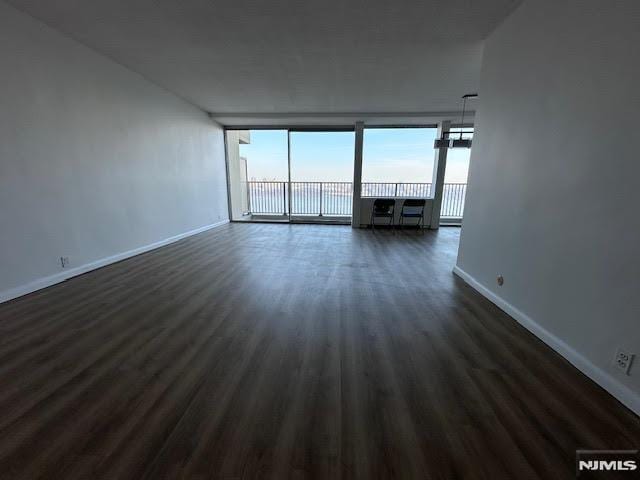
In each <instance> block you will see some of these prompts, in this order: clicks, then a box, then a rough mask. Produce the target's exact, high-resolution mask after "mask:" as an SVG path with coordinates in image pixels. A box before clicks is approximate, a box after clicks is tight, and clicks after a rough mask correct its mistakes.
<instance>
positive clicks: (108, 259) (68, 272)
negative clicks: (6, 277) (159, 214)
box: [0, 220, 229, 303]
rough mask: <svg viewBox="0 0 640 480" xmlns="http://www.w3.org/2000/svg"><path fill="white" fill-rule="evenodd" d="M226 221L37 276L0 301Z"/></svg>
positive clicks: (0, 295) (10, 291)
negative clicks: (54, 272) (58, 271)
mask: <svg viewBox="0 0 640 480" xmlns="http://www.w3.org/2000/svg"><path fill="white" fill-rule="evenodd" d="M226 223H229V220H223V221H222V222H217V223H212V224H210V225H205V226H204V227H200V228H196V229H195V230H190V231H188V232H184V233H181V234H179V235H175V236H173V237H169V238H165V239H164V240H160V241H159V242H154V243H151V244H149V245H144V246H142V247H138V248H134V249H133V250H128V251H126V252H122V253H118V254H116V255H112V256H110V257H106V258H101V259H100V260H96V261H95V262H91V263H85V264H84V265H81V266H79V267H75V268H70V269H69V270H64V271H62V272H60V273H56V274H54V275H50V276H48V277H43V278H39V279H37V280H34V281H33V282H29V283H27V284H25V285H20V286H18V287H14V288H11V289H9V290H5V291H3V292H0V303H3V302H7V301H9V300H12V299H14V298H17V297H21V296H23V295H27V294H28V293H32V292H35V291H36V290H41V289H43V288H47V287H50V286H51V285H55V284H56V283H60V282H64V281H65V280H68V279H69V278H72V277H76V276H78V275H82V274H83V273H87V272H90V271H91V270H95V269H97V268H100V267H104V266H106V265H109V264H111V263H115V262H119V261H121V260H125V259H127V258H130V257H134V256H136V255H140V254H141V253H145V252H148V251H149V250H154V249H156V248H160V247H164V246H165V245H169V244H170V243H174V242H177V241H178V240H182V239H183V238H187V237H190V236H192V235H196V234H198V233H202V232H205V231H207V230H211V229H212V228H215V227H219V226H221V225H224V224H226Z"/></svg>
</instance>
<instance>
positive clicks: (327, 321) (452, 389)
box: [0, 223, 640, 480]
mask: <svg viewBox="0 0 640 480" xmlns="http://www.w3.org/2000/svg"><path fill="white" fill-rule="evenodd" d="M458 236H459V229H457V228H442V229H440V230H439V231H426V232H424V234H421V233H418V232H415V231H407V232H403V233H400V232H395V233H394V232H390V231H383V230H380V231H377V232H371V231H369V230H353V229H351V228H349V227H340V226H337V227H331V228H329V227H326V226H315V225H269V224H240V223H233V224H229V225H225V226H223V227H220V228H217V229H214V230H211V231H208V232H205V233H202V234H200V235H197V236H194V237H190V238H188V239H185V240H182V241H180V242H177V243H175V244H172V245H169V246H166V247H164V248H161V249H158V250H155V251H152V252H149V253H146V254H143V255H139V256H137V257H134V258H131V259H129V260H126V261H123V262H119V263H116V264H113V265H110V266H107V267H105V268H102V269H100V270H96V271H93V272H90V273H87V274H85V275H82V276H81V277H77V278H75V279H72V280H69V281H67V282H64V283H61V284H59V285H56V286H53V287H50V288H48V289H45V290H41V291H39V292H36V293H34V294H31V295H28V296H26V297H22V298H20V299H17V300H14V301H11V302H8V303H5V304H2V305H0V329H1V333H2V335H1V336H0V338H1V341H0V358H1V359H2V364H1V365H2V368H1V369H0V411H2V418H0V471H1V472H3V473H2V477H3V478H11V479H31V478H52V479H53V478H55V479H65V480H70V479H76V478H77V479H88V478H120V479H145V478H146V479H158V478H193V479H200V478H260V479H264V478H275V479H280V478H326V479H336V478H363V479H365V478H366V479H369V478H380V479H383V478H384V479H391V478H398V479H413V478H416V479H423V478H443V479H446V478H492V479H502V478H573V476H574V475H575V450H576V449H577V448H586V449H589V448H593V449H601V448H618V449H626V448H637V446H638V445H640V420H639V418H638V417H636V416H635V415H633V414H632V413H631V412H630V411H628V410H627V409H625V408H624V407H623V406H622V405H621V404H619V403H618V402H617V401H616V400H615V399H613V398H612V397H611V396H609V395H608V394H607V393H605V392H604V390H602V389H601V388H600V387H598V386H597V385H595V384H594V383H593V382H591V381H590V380H589V379H587V378H586V377H585V376H583V375H582V374H581V373H579V372H578V371H577V370H576V369H575V368H573V367H572V366H571V365H570V364H569V363H567V362H566V361H565V360H563V359H562V358H561V357H559V356H558V355H556V354H555V353H554V352H553V351H551V350H550V349H549V348H548V347H546V346H545V345H544V344H543V343H541V342H540V341H538V340H537V339H536V338H534V337H533V336H532V335H531V334H529V333H528V332H527V331H525V330H524V329H523V328H522V327H520V326H519V325H518V324H517V323H516V322H515V321H514V320H512V319H511V318H510V317H508V316H507V315H506V314H504V313H503V312H502V311H500V310H499V309H498V308H496V307H495V306H494V305H492V304H491V303H489V302H488V301H487V300H485V299H484V298H483V297H481V296H480V295H479V294H477V293H476V292H475V291H474V290H472V289H471V288H469V287H468V286H466V285H465V284H464V283H463V282H462V281H461V280H459V279H458V278H456V277H454V276H453V275H452V273H451V269H452V267H453V265H454V262H455V257H456V251H457V245H458Z"/></svg>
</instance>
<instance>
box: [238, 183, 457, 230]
mask: <svg viewBox="0 0 640 480" xmlns="http://www.w3.org/2000/svg"><path fill="white" fill-rule="evenodd" d="M243 183H244V182H243ZM287 183H288V182H277V181H273V182H267V181H262V182H260V181H249V182H246V196H247V206H248V208H247V212H245V213H246V214H247V215H250V216H252V217H253V218H255V217H260V216H263V217H273V216H283V215H288V214H289V191H288V188H287ZM431 188H432V186H431V183H372V182H367V183H364V182H363V183H362V197H363V198H364V197H392V198H430V197H431V196H432V192H431ZM466 189H467V184H466V183H445V184H444V190H443V196H442V209H441V217H442V219H443V221H444V223H453V224H455V223H459V222H460V221H461V220H462V216H463V213H464V200H465V195H466ZM352 195H353V184H352V183H351V182H291V215H292V216H304V217H336V218H340V217H342V218H343V219H345V218H346V217H350V216H351V210H352Z"/></svg>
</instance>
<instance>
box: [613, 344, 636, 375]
mask: <svg viewBox="0 0 640 480" xmlns="http://www.w3.org/2000/svg"><path fill="white" fill-rule="evenodd" d="M634 358H635V355H634V354H633V353H627V352H625V351H624V350H621V349H618V351H617V352H616V358H615V365H616V367H618V369H620V370H622V371H623V372H624V373H625V374H626V375H629V370H631V364H632V363H633V359H634Z"/></svg>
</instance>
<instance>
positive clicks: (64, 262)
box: [60, 257, 69, 268]
mask: <svg viewBox="0 0 640 480" xmlns="http://www.w3.org/2000/svg"><path fill="white" fill-rule="evenodd" d="M60 266H61V267H62V268H67V267H68V266H69V257H60Z"/></svg>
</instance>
